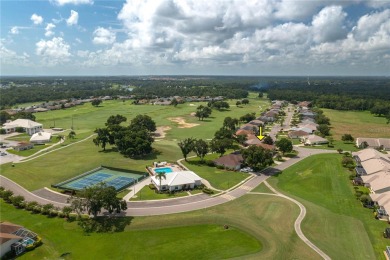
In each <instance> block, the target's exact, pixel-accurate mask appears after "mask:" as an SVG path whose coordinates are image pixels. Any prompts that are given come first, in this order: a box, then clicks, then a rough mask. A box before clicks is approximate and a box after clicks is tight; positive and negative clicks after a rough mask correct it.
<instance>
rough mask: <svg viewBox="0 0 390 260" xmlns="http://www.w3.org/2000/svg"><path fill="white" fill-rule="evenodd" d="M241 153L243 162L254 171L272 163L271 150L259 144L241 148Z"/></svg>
mask: <svg viewBox="0 0 390 260" xmlns="http://www.w3.org/2000/svg"><path fill="white" fill-rule="evenodd" d="M241 154H242V157H243V158H244V163H245V164H246V165H248V166H249V167H251V168H252V169H253V170H255V171H259V170H262V169H264V168H265V167H267V166H269V165H272V163H273V160H272V156H273V154H272V152H271V151H269V150H266V149H264V148H262V147H260V146H256V145H252V146H249V147H248V148H247V149H242V150H241Z"/></svg>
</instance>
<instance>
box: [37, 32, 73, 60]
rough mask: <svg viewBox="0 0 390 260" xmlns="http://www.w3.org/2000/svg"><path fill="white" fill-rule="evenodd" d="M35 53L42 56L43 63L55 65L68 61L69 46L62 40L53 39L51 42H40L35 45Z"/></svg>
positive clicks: (58, 38) (59, 38)
mask: <svg viewBox="0 0 390 260" xmlns="http://www.w3.org/2000/svg"><path fill="white" fill-rule="evenodd" d="M35 46H36V50H35V53H36V54H37V55H38V56H42V57H43V60H44V62H45V63H47V64H48V65H56V64H59V63H64V62H66V61H68V60H69V57H70V56H71V54H70V52H69V50H70V46H69V44H67V43H66V42H65V41H64V39H63V38H61V37H54V38H53V39H51V40H48V41H45V40H40V41H39V42H37V43H36V44H35Z"/></svg>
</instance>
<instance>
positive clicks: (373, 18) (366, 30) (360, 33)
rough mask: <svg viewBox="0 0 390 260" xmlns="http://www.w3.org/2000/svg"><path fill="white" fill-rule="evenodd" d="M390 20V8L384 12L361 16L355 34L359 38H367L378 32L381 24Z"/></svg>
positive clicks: (354, 30)
mask: <svg viewBox="0 0 390 260" xmlns="http://www.w3.org/2000/svg"><path fill="white" fill-rule="evenodd" d="M386 21H390V10H389V9H387V10H384V11H382V12H379V13H378V12H377V13H372V14H366V15H363V16H362V17H360V19H359V21H358V22H357V26H356V27H354V28H353V32H354V36H355V38H356V39H359V40H367V39H368V37H370V36H371V35H372V34H373V33H374V32H376V31H377V30H378V29H379V28H380V26H381V24H383V23H384V22H386Z"/></svg>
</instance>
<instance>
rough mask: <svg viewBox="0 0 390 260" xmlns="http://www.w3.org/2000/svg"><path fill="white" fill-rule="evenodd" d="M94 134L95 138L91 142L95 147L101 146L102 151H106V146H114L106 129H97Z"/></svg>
mask: <svg viewBox="0 0 390 260" xmlns="http://www.w3.org/2000/svg"><path fill="white" fill-rule="evenodd" d="M95 133H97V136H96V137H95V138H94V139H93V140H92V141H93V143H94V144H95V145H96V146H101V147H102V148H103V151H105V150H106V145H107V144H111V145H113V144H114V137H113V136H112V134H111V133H110V131H109V130H108V128H97V129H96V130H95Z"/></svg>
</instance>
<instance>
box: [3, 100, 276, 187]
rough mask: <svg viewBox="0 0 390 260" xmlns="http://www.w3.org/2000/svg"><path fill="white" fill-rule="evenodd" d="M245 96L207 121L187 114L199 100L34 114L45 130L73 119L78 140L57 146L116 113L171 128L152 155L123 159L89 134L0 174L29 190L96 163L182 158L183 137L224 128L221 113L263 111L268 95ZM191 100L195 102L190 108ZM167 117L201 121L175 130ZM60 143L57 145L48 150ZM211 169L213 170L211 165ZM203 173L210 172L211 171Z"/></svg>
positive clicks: (136, 166)
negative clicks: (149, 119)
mask: <svg viewBox="0 0 390 260" xmlns="http://www.w3.org/2000/svg"><path fill="white" fill-rule="evenodd" d="M249 100H250V103H249V105H246V106H243V107H241V108H238V107H236V106H235V102H236V101H235V100H229V101H228V102H229V103H230V104H231V108H230V110H228V111H215V110H214V111H213V114H212V118H209V119H207V120H205V121H198V119H197V118H195V117H192V116H190V113H191V112H194V111H195V110H196V106H198V105H200V104H201V103H185V104H180V105H178V106H177V107H176V108H175V107H173V106H153V105H132V104H131V102H129V101H126V102H125V103H123V102H122V101H116V100H112V101H105V102H103V104H102V106H101V107H93V106H92V105H91V104H89V103H87V104H84V105H82V106H77V107H74V108H71V109H67V110H56V111H49V112H45V113H37V114H36V116H37V121H38V122H41V123H43V124H44V127H45V128H49V127H50V126H54V120H55V126H56V127H63V128H70V126H71V123H72V117H73V124H74V129H75V132H76V138H75V139H73V140H69V139H67V140H66V141H65V142H64V144H61V147H63V146H68V145H69V144H71V143H74V142H77V141H80V140H82V139H83V138H86V137H88V136H90V135H91V134H93V131H94V130H95V129H96V128H98V127H104V123H105V121H106V120H107V118H108V117H109V116H110V115H116V114H122V115H125V116H126V117H127V118H128V122H129V121H130V120H131V118H133V117H134V116H136V115H138V114H147V115H149V116H151V117H152V119H153V120H155V121H156V124H157V125H158V126H162V125H167V126H171V128H172V129H171V130H169V131H168V133H167V136H166V138H165V139H163V140H161V139H156V142H155V143H154V144H153V147H154V148H155V150H156V152H155V153H153V154H151V155H148V156H145V158H143V159H140V160H133V159H129V158H125V157H123V156H122V155H120V154H119V153H118V152H115V151H113V150H112V147H110V146H109V145H108V146H107V150H106V151H105V152H103V151H102V149H101V148H99V147H96V146H95V145H94V144H93V142H92V138H90V139H88V140H86V141H84V142H81V143H78V144H74V145H70V146H68V147H65V148H64V149H61V150H57V151H54V152H52V153H47V154H45V155H44V156H41V157H39V158H36V159H34V160H31V161H28V162H22V163H19V164H15V167H11V164H10V163H9V164H4V165H0V172H1V174H2V175H4V176H6V177H8V178H10V179H12V180H14V181H15V182H17V183H19V184H20V185H22V186H23V187H25V188H27V189H28V190H36V189H40V188H43V187H50V186H51V185H52V184H56V183H59V182H61V181H64V180H67V179H69V178H71V177H75V176H77V175H79V174H81V173H84V172H86V171H89V170H91V169H94V168H96V167H98V166H100V165H107V166H112V167H119V168H124V169H132V170H137V171H144V170H145V166H147V165H148V166H149V165H151V164H152V163H153V162H154V161H168V162H175V161H176V160H178V159H180V158H182V157H183V156H182V154H181V152H180V149H179V147H178V145H177V143H178V142H179V141H180V140H181V139H184V138H188V137H194V138H203V139H211V138H212V137H213V135H214V133H215V131H217V130H218V129H219V128H220V127H221V126H222V122H223V120H224V118H225V117H227V116H231V117H240V116H241V115H243V114H245V113H249V112H256V113H257V114H259V112H260V108H259V106H262V109H265V108H266V107H267V104H268V102H269V101H268V100H266V99H259V98H255V97H254V94H251V97H250V98H249ZM191 104H194V105H195V106H191ZM170 117H183V118H185V119H186V121H187V122H189V123H196V124H199V125H198V126H195V127H192V128H178V125H177V124H176V123H173V122H171V121H170V120H168V118H170ZM67 134H68V132H64V133H63V135H65V136H67ZM59 147H60V146H56V147H53V148H52V149H57V148H59ZM190 168H191V167H190ZM191 170H194V171H195V172H196V170H197V169H195V168H191ZM212 170H213V171H214V170H216V169H215V168H212ZM207 172H210V170H209V171H207ZM202 177H203V176H202ZM235 177H236V176H235ZM237 177H238V178H233V179H232V180H228V179H226V180H221V181H223V182H225V181H226V184H222V186H219V187H220V188H224V187H230V186H232V185H234V184H236V183H237V182H235V180H236V181H238V182H239V181H241V180H242V177H239V176H238V175H237Z"/></svg>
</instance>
